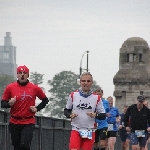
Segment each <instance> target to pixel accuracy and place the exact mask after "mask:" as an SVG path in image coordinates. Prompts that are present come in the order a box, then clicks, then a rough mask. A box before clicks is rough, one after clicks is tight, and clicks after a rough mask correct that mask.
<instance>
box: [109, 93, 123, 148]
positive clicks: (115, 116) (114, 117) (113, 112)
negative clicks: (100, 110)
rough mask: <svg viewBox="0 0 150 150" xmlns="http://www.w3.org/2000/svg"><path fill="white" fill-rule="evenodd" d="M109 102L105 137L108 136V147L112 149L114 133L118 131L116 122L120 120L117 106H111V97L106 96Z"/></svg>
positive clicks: (114, 140)
mask: <svg viewBox="0 0 150 150" xmlns="http://www.w3.org/2000/svg"><path fill="white" fill-rule="evenodd" d="M107 100H108V102H109V107H110V110H109V113H110V116H108V117H107V123H108V130H107V131H108V132H107V138H108V149H109V150H114V145H115V143H116V133H117V131H118V127H117V122H118V123H119V122H120V115H119V110H118V108H116V107H114V106H113V97H111V96H109V97H108V98H107Z"/></svg>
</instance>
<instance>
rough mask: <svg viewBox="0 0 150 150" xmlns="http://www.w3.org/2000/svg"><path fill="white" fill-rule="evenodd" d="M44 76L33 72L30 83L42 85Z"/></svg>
mask: <svg viewBox="0 0 150 150" xmlns="http://www.w3.org/2000/svg"><path fill="white" fill-rule="evenodd" d="M43 76H44V74H40V73H37V72H31V74H30V81H31V82H33V83H34V84H36V85H40V84H42V83H43ZM41 88H42V89H43V90H44V88H43V87H41Z"/></svg>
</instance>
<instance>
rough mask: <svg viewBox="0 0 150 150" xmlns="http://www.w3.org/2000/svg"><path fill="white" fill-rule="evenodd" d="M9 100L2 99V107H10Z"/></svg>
mask: <svg viewBox="0 0 150 150" xmlns="http://www.w3.org/2000/svg"><path fill="white" fill-rule="evenodd" d="M10 107H11V106H10V105H9V101H7V100H3V99H2V100H1V108H10Z"/></svg>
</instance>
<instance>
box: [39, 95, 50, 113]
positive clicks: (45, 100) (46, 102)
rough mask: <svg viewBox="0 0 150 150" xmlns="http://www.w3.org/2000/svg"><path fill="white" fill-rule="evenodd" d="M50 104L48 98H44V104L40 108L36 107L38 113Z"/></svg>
mask: <svg viewBox="0 0 150 150" xmlns="http://www.w3.org/2000/svg"><path fill="white" fill-rule="evenodd" d="M48 102H49V100H48V98H47V97H45V98H43V99H42V102H41V103H40V104H39V105H38V106H36V108H37V111H40V110H41V109H43V108H45V106H46V105H47V104H48Z"/></svg>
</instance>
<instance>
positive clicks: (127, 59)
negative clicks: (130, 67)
mask: <svg viewBox="0 0 150 150" xmlns="http://www.w3.org/2000/svg"><path fill="white" fill-rule="evenodd" d="M127 62H129V54H127Z"/></svg>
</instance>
